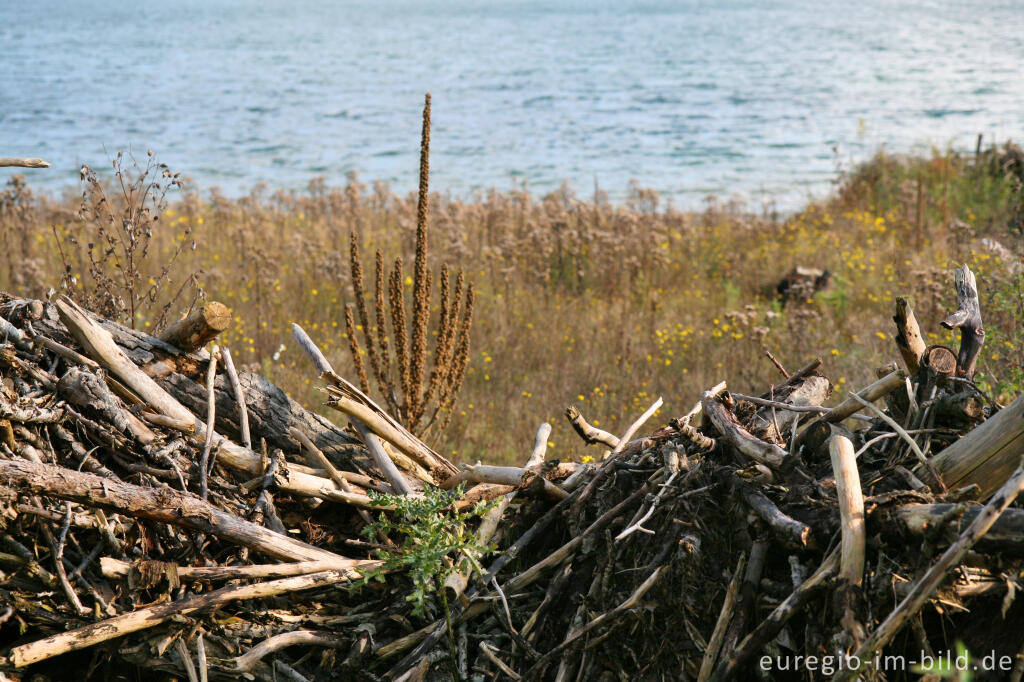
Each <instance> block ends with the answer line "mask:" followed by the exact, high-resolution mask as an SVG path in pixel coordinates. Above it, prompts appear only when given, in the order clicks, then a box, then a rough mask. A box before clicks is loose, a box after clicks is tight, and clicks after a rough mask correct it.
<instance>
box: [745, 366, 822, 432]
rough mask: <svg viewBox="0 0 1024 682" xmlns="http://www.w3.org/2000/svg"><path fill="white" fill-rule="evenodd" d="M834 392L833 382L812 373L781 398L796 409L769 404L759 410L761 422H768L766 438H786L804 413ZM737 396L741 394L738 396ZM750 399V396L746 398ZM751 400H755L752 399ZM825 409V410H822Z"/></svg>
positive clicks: (784, 402) (758, 415) (782, 401)
mask: <svg viewBox="0 0 1024 682" xmlns="http://www.w3.org/2000/svg"><path fill="white" fill-rule="evenodd" d="M831 393H832V382H830V381H829V380H828V379H827V378H826V377H823V376H821V375H815V374H812V375H810V376H808V377H806V378H805V379H804V380H803V381H801V382H800V383H799V384H798V385H797V386H796V388H794V389H792V390H791V391H790V393H789V395H787V396H786V397H785V398H783V399H781V400H779V401H778V402H781V403H782V404H784V405H792V406H794V407H797V408H803V409H795V410H787V409H785V408H783V407H779V406H772V405H769V406H767V407H762V408H761V409H759V410H758V411H757V418H758V420H759V421H760V422H762V423H766V424H768V427H767V428H768V431H767V434H766V438H767V439H768V440H785V439H786V438H787V437H788V436H789V432H790V431H791V430H792V428H793V424H794V423H795V422H796V421H797V420H798V419H799V418H800V415H801V414H803V413H807V412H811V411H812V408H816V407H821V405H822V404H824V402H825V401H826V400H827V399H828V396H829V394H831ZM736 397H737V398H738V397H739V396H736ZM744 399H746V400H750V398H744ZM751 402H754V401H753V400H751ZM822 411H823V410H822ZM776 427H778V430H776Z"/></svg>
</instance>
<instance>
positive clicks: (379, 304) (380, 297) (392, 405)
mask: <svg viewBox="0 0 1024 682" xmlns="http://www.w3.org/2000/svg"><path fill="white" fill-rule="evenodd" d="M374 275H375V276H374V283H373V308H374V314H375V317H376V319H377V343H378V345H379V347H380V365H381V371H382V373H383V376H382V377H381V378H380V383H379V384H378V385H379V386H380V390H381V392H382V393H383V394H384V402H385V403H386V404H387V406H388V409H389V410H391V413H392V414H398V413H399V409H398V387H397V386H395V380H394V377H393V376H392V374H391V357H390V353H389V352H388V325H387V313H386V309H385V306H386V299H387V289H385V288H384V253H383V252H382V251H381V250H380V249H377V258H376V272H375V273H374Z"/></svg>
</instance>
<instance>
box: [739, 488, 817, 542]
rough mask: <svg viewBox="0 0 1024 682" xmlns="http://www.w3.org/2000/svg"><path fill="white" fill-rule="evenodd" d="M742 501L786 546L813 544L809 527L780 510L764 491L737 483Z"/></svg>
mask: <svg viewBox="0 0 1024 682" xmlns="http://www.w3.org/2000/svg"><path fill="white" fill-rule="evenodd" d="M739 489H740V494H741V495H742V496H743V501H744V502H746V503H747V504H748V505H749V506H750V508H751V509H752V510H753V511H754V513H756V514H757V515H758V516H759V517H761V520H762V521H764V522H765V523H767V524H768V526H769V527H770V528H771V529H772V530H773V531H774V532H775V534H776V535H778V536H779V538H781V539H782V541H783V542H785V543H786V544H787V545H788V546H790V547H793V548H796V549H807V548H808V547H811V546H813V545H814V539H813V537H812V536H811V528H810V526H808V525H807V524H805V523H802V522H800V521H797V520H796V519H794V518H792V517H791V516H788V515H787V514H786V513H785V512H783V511H782V510H780V509H779V508H778V507H777V506H775V503H774V502H772V501H771V500H769V499H768V498H767V497H766V496H765V495H764V493H762V492H761V491H759V490H754V489H753V488H751V487H749V486H747V485H745V484H742V483H741V484H740V485H739Z"/></svg>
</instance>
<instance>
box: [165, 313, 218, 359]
mask: <svg viewBox="0 0 1024 682" xmlns="http://www.w3.org/2000/svg"><path fill="white" fill-rule="evenodd" d="M229 326H231V309H230V308H228V307H227V306H226V305H224V304H223V303H218V302H217V301H209V302H208V303H205V304H203V306H202V307H201V308H200V309H199V310H196V311H195V312H193V313H192V314H191V315H189V316H188V317H185V318H183V319H181V320H178V321H177V322H175V323H174V324H172V325H171V326H169V327H168V328H167V329H165V330H164V332H163V334H161V335H160V340H161V341H165V342H167V343H169V344H171V345H172V346H175V347H177V348H179V349H181V350H183V351H185V352H186V353H191V352H192V351H194V350H198V349H199V348H202V347H203V346H205V345H206V344H207V343H209V342H210V341H212V340H213V339H214V338H216V336H217V335H218V334H220V333H221V332H222V331H224V330H225V329H227V328H228V327H229Z"/></svg>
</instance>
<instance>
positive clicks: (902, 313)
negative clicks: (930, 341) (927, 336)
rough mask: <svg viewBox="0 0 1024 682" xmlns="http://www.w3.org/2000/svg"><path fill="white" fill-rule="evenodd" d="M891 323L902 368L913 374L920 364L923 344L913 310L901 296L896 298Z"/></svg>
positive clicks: (923, 349) (923, 348)
mask: <svg viewBox="0 0 1024 682" xmlns="http://www.w3.org/2000/svg"><path fill="white" fill-rule="evenodd" d="M892 321H893V322H895V323H896V347H897V348H899V350H900V355H901V356H903V366H904V367H905V368H906V370H907V372H909V373H911V374H914V373H915V372H917V368H918V366H919V365H920V364H921V356H922V355H924V351H925V343H924V339H923V338H922V337H921V327H919V326H918V324H917V317H916V316H915V315H914V309H913V308H911V307H910V304H909V303H907V299H905V298H903V297H902V296H900V297H897V298H896V314H895V315H893V317H892Z"/></svg>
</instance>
